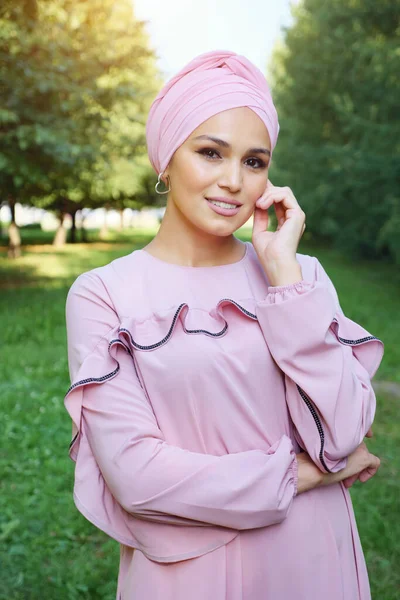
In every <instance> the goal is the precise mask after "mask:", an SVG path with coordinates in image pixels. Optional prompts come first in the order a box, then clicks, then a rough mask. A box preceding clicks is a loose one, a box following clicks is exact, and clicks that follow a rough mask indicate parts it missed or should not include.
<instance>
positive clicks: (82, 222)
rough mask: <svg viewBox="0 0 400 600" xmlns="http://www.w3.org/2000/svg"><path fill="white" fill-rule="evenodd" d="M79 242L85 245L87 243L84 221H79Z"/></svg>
mask: <svg viewBox="0 0 400 600" xmlns="http://www.w3.org/2000/svg"><path fill="white" fill-rule="evenodd" d="M81 242H82V243H83V244H87V243H88V237H87V231H86V228H85V219H82V220H81Z"/></svg>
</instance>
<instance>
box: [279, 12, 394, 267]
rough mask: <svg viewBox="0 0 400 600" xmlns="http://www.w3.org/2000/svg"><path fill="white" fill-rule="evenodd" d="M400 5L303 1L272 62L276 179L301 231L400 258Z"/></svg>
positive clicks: (360, 252) (355, 250)
mask: <svg viewBox="0 0 400 600" xmlns="http://www.w3.org/2000/svg"><path fill="white" fill-rule="evenodd" d="M399 8H400V1H399V0H394V1H392V0H391V1H390V2H389V1H388V0H381V1H380V2H378V3H377V2H375V1H372V0H352V1H351V2H349V0H334V1H332V2H330V3H326V2H322V0H304V1H303V2H302V3H301V4H299V5H298V6H297V7H295V8H294V9H293V15H294V19H295V21H294V25H293V26H292V27H291V28H289V29H287V30H286V33H285V39H284V43H283V45H281V46H280V47H278V48H276V50H275V53H274V56H273V60H272V66H271V71H272V79H273V82H274V99H275V102H276V104H277V109H278V113H279V116H280V122H281V132H280V140H279V143H278V145H277V147H276V149H275V153H274V162H275V164H276V167H277V169H276V170H277V176H276V178H277V180H278V181H280V182H283V181H285V183H282V185H290V186H291V187H293V189H294V191H295V192H296V195H297V197H298V198H299V201H300V202H301V204H302V205H303V207H304V209H305V211H306V213H307V229H308V230H309V231H311V232H312V233H313V235H314V236H315V237H320V238H322V237H324V238H328V239H330V240H332V241H333V243H334V245H335V246H337V247H340V248H342V249H344V250H346V251H348V252H350V253H351V254H352V255H353V256H369V257H372V256H375V257H384V256H390V257H392V259H394V260H397V261H398V262H400V238H399V236H398V235H396V233H397V232H398V229H399V225H400V197H399V191H398V190H399V171H400V167H399V165H400V161H399V153H400V152H399V151H400V146H399V142H398V140H399V137H400V119H399V114H400V113H399V110H398V98H399V91H400V90H399V88H400V83H399V77H398V73H399V72H400V54H399V52H398V47H399V25H398V15H399Z"/></svg>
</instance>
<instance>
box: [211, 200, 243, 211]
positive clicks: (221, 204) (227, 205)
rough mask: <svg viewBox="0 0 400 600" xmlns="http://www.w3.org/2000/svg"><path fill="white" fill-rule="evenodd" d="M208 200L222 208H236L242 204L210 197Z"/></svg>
mask: <svg viewBox="0 0 400 600" xmlns="http://www.w3.org/2000/svg"><path fill="white" fill-rule="evenodd" d="M206 200H207V202H210V203H211V204H214V206H219V207H220V208H226V209H228V210H229V209H231V210H235V209H237V208H239V206H241V205H240V204H234V203H232V202H223V201H222V200H210V198H206Z"/></svg>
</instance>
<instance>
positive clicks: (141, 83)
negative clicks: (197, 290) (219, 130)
mask: <svg viewBox="0 0 400 600" xmlns="http://www.w3.org/2000/svg"><path fill="white" fill-rule="evenodd" d="M143 25H144V24H143V22H141V21H138V20H136V19H135V17H134V13H133V8H132V3H131V2H130V0H119V2H114V1H113V0H81V1H80V2H75V1H72V0H47V1H44V0H38V1H37V2H36V1H34V0H26V1H20V2H19V3H18V2H17V3H15V2H10V1H8V0H6V2H5V4H4V5H3V6H2V8H1V12H0V65H1V66H0V86H1V92H2V97H4V98H5V99H6V101H5V105H4V107H3V109H2V110H1V111H0V133H1V137H2V147H1V150H0V167H1V169H0V194H1V195H2V196H10V193H12V195H13V198H14V202H15V201H17V200H18V201H21V202H23V203H28V204H29V203H31V204H35V205H40V206H42V207H45V206H48V207H51V206H53V207H54V206H57V207H58V210H59V211H60V220H61V221H63V218H64V214H65V210H66V207H69V209H70V210H72V212H73V213H75V212H76V210H74V208H73V203H74V202H75V203H76V204H77V206H81V205H84V204H85V194H90V193H92V191H93V190H95V189H96V188H97V189H98V188H100V187H102V192H101V193H100V194H99V193H95V194H94V198H90V197H88V198H87V203H88V204H90V203H93V201H98V202H100V203H101V202H104V201H105V198H106V195H107V193H108V190H110V189H112V194H111V195H110V196H108V198H107V201H111V202H113V199H115V198H116V197H117V196H118V195H120V192H121V193H123V194H125V191H124V189H122V190H120V192H118V185H119V183H121V185H122V188H124V186H125V187H126V185H127V183H126V181H122V179H123V178H121V177H119V176H118V173H119V172H120V165H121V161H122V162H125V164H126V163H130V164H131V167H132V168H131V172H130V177H131V179H132V180H133V181H134V180H135V179H137V177H138V173H137V172H135V160H136V158H138V157H140V156H142V155H143V154H145V153H146V148H145V118H146V114H147V111H148V108H149V106H150V102H151V100H152V98H153V97H154V96H155V94H156V92H157V89H158V87H159V85H160V79H159V75H158V73H157V70H156V67H155V56H154V52H153V51H152V50H151V49H150V48H149V44H148V39H147V35H146V32H145V30H144V26H143ZM124 168H125V169H126V166H125V167H124ZM131 185H133V184H131ZM133 187H134V186H133ZM106 190H107V193H106Z"/></svg>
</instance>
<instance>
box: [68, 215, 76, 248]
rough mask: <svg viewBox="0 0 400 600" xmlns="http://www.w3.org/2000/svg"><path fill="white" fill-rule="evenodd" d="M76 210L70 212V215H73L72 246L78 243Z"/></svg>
mask: <svg viewBox="0 0 400 600" xmlns="http://www.w3.org/2000/svg"><path fill="white" fill-rule="evenodd" d="M76 212H77V211H76V210H74V211H72V212H70V213H69V214H70V215H71V219H72V225H71V237H70V242H71V244H75V243H76Z"/></svg>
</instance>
